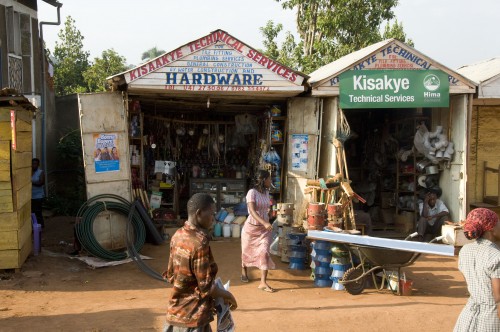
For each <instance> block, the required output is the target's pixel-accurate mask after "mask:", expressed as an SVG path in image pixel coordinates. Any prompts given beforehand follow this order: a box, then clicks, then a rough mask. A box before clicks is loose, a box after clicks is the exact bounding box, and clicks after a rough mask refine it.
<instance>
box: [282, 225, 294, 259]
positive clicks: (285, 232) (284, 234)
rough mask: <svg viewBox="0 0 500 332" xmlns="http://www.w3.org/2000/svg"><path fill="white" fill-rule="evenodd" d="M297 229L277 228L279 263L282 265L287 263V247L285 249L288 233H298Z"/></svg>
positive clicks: (289, 227) (288, 227)
mask: <svg viewBox="0 0 500 332" xmlns="http://www.w3.org/2000/svg"><path fill="white" fill-rule="evenodd" d="M298 232H299V228H298V227H291V226H283V227H279V228H278V254H279V256H280V257H281V261H282V262H283V263H289V262H290V260H289V259H288V247H287V239H288V234H290V233H298Z"/></svg>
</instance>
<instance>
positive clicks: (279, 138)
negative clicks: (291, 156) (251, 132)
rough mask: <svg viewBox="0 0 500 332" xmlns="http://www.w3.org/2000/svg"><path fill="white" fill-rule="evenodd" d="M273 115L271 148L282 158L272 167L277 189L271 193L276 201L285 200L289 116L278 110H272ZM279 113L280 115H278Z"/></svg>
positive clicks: (274, 183)
mask: <svg viewBox="0 0 500 332" xmlns="http://www.w3.org/2000/svg"><path fill="white" fill-rule="evenodd" d="M273 109H274V108H273ZM272 114H273V116H271V148H272V149H274V151H276V152H277V153H278V156H279V157H280V158H281V165H280V166H279V167H273V169H271V176H272V180H273V185H274V186H275V189H273V190H271V192H270V194H271V195H272V196H273V198H274V199H275V201H277V202H282V201H283V179H284V174H285V172H284V170H283V164H284V158H285V157H284V156H285V151H286V137H287V117H286V116H283V115H281V112H280V113H277V112H272ZM277 114H279V115H277Z"/></svg>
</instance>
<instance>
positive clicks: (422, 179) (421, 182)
mask: <svg viewBox="0 0 500 332" xmlns="http://www.w3.org/2000/svg"><path fill="white" fill-rule="evenodd" d="M426 179H427V176H426V175H420V176H419V177H418V185H419V186H421V187H424V188H427V184H426V183H425V180H426Z"/></svg>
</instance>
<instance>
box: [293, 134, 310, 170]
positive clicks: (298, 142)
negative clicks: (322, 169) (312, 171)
mask: <svg viewBox="0 0 500 332" xmlns="http://www.w3.org/2000/svg"><path fill="white" fill-rule="evenodd" d="M308 152H309V135H307V134H292V171H302V172H305V171H307V155H308Z"/></svg>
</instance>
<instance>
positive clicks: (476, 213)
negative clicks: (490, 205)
mask: <svg viewBox="0 0 500 332" xmlns="http://www.w3.org/2000/svg"><path fill="white" fill-rule="evenodd" d="M497 222H498V216H497V214H496V213H495V212H493V211H491V210H489V209H485V208H477V209H474V210H472V211H471V212H469V214H468V215H467V219H466V220H465V225H464V234H465V237H466V238H468V239H469V240H473V239H477V238H480V237H481V236H483V234H484V232H487V231H491V230H492V229H493V228H494V227H495V225H496V224H497Z"/></svg>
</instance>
